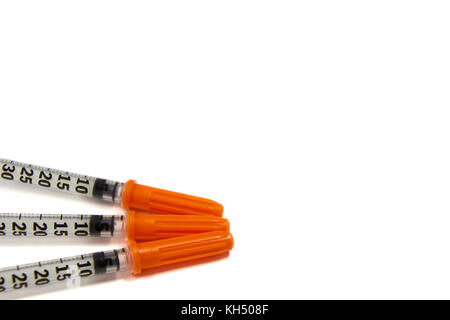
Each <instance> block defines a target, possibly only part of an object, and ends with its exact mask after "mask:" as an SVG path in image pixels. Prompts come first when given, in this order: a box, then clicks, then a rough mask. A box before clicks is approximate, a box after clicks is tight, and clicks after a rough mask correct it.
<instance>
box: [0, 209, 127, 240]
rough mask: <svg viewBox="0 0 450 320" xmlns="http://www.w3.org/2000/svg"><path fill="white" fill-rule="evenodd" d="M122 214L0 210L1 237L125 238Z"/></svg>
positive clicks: (125, 228) (124, 217)
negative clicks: (12, 211)
mask: <svg viewBox="0 0 450 320" xmlns="http://www.w3.org/2000/svg"><path fill="white" fill-rule="evenodd" d="M126 231H127V219H126V216H125V215H83V214H77V215H66V214H25V213H0V241H1V238H5V237H13V238H46V237H54V238H85V237H108V238H111V237H125V234H126Z"/></svg>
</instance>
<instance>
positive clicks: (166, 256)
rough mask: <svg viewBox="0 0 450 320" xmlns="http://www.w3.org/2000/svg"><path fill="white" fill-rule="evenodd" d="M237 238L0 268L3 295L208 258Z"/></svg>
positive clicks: (201, 237)
mask: <svg viewBox="0 0 450 320" xmlns="http://www.w3.org/2000/svg"><path fill="white" fill-rule="evenodd" d="M232 247H233V238H232V236H231V234H229V233H227V232H220V231H219V232H207V233H200V234H194V235H189V236H183V237H176V238H171V239H164V240H158V241H149V242H141V243H136V242H130V243H129V245H128V247H125V248H119V249H117V250H111V251H102V252H96V253H90V254H84V255H79V256H74V257H68V258H61V259H55V260H49V261H44V262H37V263H32V264H25V265H18V266H13V267H9V268H4V269H0V293H8V292H18V291H23V290H27V289H28V288H33V287H46V286H48V285H51V284H58V283H64V282H65V283H66V284H68V285H70V284H72V283H73V282H77V281H78V283H80V281H79V280H81V279H83V278H91V277H95V276H99V275H102V274H107V273H114V272H129V273H130V272H132V273H133V274H139V273H141V271H142V270H144V269H150V268H154V267H158V266H163V265H168V264H174V263H178V262H186V261H190V260H195V259H201V258H206V257H210V256H214V255H219V254H222V253H225V252H228V251H229V250H231V249H232Z"/></svg>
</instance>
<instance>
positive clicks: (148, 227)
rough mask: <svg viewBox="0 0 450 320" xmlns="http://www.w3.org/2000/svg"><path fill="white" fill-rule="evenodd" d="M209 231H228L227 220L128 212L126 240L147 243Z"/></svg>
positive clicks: (211, 217) (212, 217) (206, 216)
mask: <svg viewBox="0 0 450 320" xmlns="http://www.w3.org/2000/svg"><path fill="white" fill-rule="evenodd" d="M209 231H226V232H228V231H230V223H229V222H228V220H227V219H224V218H220V217H215V216H211V215H203V216H201V215H200V216H188V215H165V214H163V215H156V214H149V213H135V212H134V211H129V212H128V232H127V233H128V239H129V240H136V241H149V240H157V239H166V238H173V237H179V236H185V235H189V234H194V233H202V232H209Z"/></svg>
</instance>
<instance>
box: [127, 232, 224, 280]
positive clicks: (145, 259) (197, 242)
mask: <svg viewBox="0 0 450 320" xmlns="http://www.w3.org/2000/svg"><path fill="white" fill-rule="evenodd" d="M129 246H130V251H131V254H132V256H133V265H134V266H133V273H134V274H139V273H141V271H142V270H143V269H149V268H154V267H158V266H164V265H168V264H174V263H178V262H185V261H190V260H195V259H201V258H206V257H211V256H215V255H219V254H221V253H225V252H228V251H230V250H231V249H232V248H233V237H232V236H231V234H229V233H228V232H223V231H213V232H206V233H198V234H192V235H189V236H183V237H176V238H170V239H164V240H158V241H148V242H139V243H137V242H134V241H131V242H130V243H129Z"/></svg>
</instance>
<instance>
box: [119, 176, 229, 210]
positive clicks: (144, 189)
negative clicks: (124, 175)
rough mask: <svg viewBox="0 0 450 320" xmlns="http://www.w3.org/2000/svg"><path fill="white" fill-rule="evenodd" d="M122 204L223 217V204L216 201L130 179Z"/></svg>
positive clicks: (130, 206) (125, 206) (128, 207)
mask: <svg viewBox="0 0 450 320" xmlns="http://www.w3.org/2000/svg"><path fill="white" fill-rule="evenodd" d="M122 206H123V207H124V208H125V209H127V210H128V209H135V210H143V211H148V212H153V213H171V214H190V215H199V214H200V215H202V214H209V215H214V216H219V217H221V216H222V214H223V206H222V205H221V204H220V203H217V202H215V201H212V200H209V199H204V198H199V197H194V196H190V195H187V194H183V193H178V192H173V191H167V190H162V189H157V188H153V187H148V186H144V185H140V184H137V183H136V181H134V180H129V181H128V182H127V183H126V184H125V188H124V192H123V196H122Z"/></svg>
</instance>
